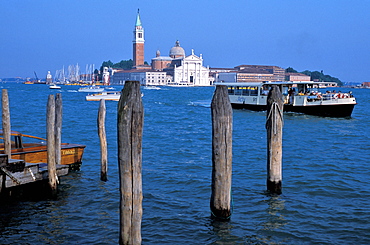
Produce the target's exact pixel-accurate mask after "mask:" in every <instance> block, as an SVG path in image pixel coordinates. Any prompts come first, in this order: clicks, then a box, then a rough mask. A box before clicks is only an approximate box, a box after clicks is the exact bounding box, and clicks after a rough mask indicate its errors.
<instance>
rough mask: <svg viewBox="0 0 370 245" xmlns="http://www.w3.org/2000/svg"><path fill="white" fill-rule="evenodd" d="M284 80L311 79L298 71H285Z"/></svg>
mask: <svg viewBox="0 0 370 245" xmlns="http://www.w3.org/2000/svg"><path fill="white" fill-rule="evenodd" d="M285 81H311V76H307V75H305V74H303V73H298V72H286V73H285Z"/></svg>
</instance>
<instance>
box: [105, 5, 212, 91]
mask: <svg viewBox="0 0 370 245" xmlns="http://www.w3.org/2000/svg"><path fill="white" fill-rule="evenodd" d="M144 43H145V40H144V28H143V26H142V23H141V20H140V15H139V12H138V14H137V17H136V23H135V28H134V39H133V67H132V69H131V70H119V69H112V76H111V79H110V81H111V84H124V83H125V81H129V80H135V81H140V83H141V84H142V85H144V86H151V85H152V86H211V85H212V82H211V79H210V77H209V68H208V67H204V66H203V58H202V55H200V56H197V55H195V54H194V50H192V52H191V55H188V56H186V55H185V50H184V49H183V48H182V47H181V46H180V42H179V41H176V43H175V46H174V47H172V48H171V49H170V52H169V56H161V55H160V51H159V50H158V51H157V52H156V57H155V58H153V59H152V60H151V66H149V65H145V64H144Z"/></svg>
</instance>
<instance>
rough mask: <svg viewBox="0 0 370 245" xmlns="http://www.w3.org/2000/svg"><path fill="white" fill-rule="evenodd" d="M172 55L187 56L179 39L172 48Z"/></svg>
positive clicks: (175, 57)
mask: <svg viewBox="0 0 370 245" xmlns="http://www.w3.org/2000/svg"><path fill="white" fill-rule="evenodd" d="M170 57H171V58H173V59H177V58H183V57H185V50H184V49H183V48H182V47H180V42H179V41H178V40H177V41H176V44H175V46H174V47H172V48H171V50H170Z"/></svg>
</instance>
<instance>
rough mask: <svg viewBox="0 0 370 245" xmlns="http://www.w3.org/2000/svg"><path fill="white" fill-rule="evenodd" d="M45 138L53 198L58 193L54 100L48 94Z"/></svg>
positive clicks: (51, 95)
mask: <svg viewBox="0 0 370 245" xmlns="http://www.w3.org/2000/svg"><path fill="white" fill-rule="evenodd" d="M46 138H47V159H48V162H47V163H48V175H49V185H50V189H51V195H52V196H53V197H55V196H56V194H57V191H58V189H57V188H58V183H57V182H58V180H57V178H58V177H57V172H56V162H55V100H54V95H53V94H50V95H49V97H48V103H47V109H46Z"/></svg>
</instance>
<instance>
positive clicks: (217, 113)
mask: <svg viewBox="0 0 370 245" xmlns="http://www.w3.org/2000/svg"><path fill="white" fill-rule="evenodd" d="M211 111H212V194H211V202H210V207H211V212H212V215H213V216H214V217H215V218H219V219H229V218H230V216H231V208H230V205H231V177H232V123H233V121H232V119H233V112H232V108H231V104H230V100H229V96H228V93H227V87H226V86H224V85H217V86H216V90H215V92H214V95H213V99H212V103H211Z"/></svg>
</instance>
